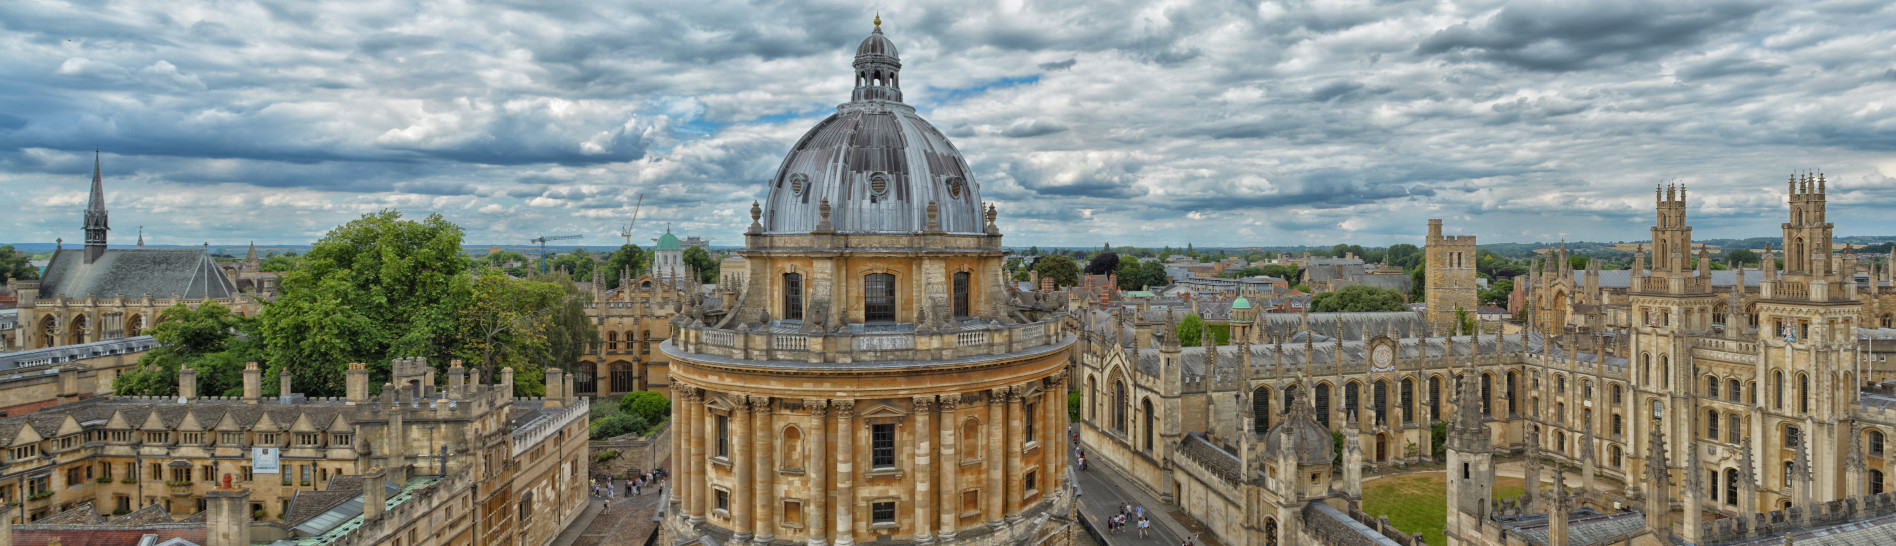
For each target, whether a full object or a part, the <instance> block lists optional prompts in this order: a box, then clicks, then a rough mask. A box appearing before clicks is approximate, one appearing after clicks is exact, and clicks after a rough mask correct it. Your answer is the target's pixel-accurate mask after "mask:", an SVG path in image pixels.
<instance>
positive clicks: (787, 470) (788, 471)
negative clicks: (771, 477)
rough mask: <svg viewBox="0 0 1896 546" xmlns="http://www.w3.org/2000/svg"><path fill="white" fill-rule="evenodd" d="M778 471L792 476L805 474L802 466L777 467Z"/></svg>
mask: <svg viewBox="0 0 1896 546" xmlns="http://www.w3.org/2000/svg"><path fill="white" fill-rule="evenodd" d="M777 473H778V474H785V475H791V476H801V475H803V469H801V468H779V469H777ZM799 525H800V524H799Z"/></svg>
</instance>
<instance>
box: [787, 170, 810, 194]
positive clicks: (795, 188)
mask: <svg viewBox="0 0 1896 546" xmlns="http://www.w3.org/2000/svg"><path fill="white" fill-rule="evenodd" d="M809 178H810V177H808V176H804V175H803V173H797V174H793V175H790V195H803V187H804V186H806V185H808V184H807V182H808V181H809Z"/></svg>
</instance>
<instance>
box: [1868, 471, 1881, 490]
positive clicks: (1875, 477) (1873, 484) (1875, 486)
mask: <svg viewBox="0 0 1896 546" xmlns="http://www.w3.org/2000/svg"><path fill="white" fill-rule="evenodd" d="M1882 493H1883V471H1881V470H1875V469H1871V470H1870V494H1871V495H1880V494H1882Z"/></svg>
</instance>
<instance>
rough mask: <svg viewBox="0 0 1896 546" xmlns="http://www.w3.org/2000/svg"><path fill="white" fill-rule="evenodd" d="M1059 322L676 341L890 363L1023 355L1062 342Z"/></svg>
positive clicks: (694, 334) (808, 358)
mask: <svg viewBox="0 0 1896 546" xmlns="http://www.w3.org/2000/svg"><path fill="white" fill-rule="evenodd" d="M1059 328H1060V322H1059V320H1058V319H1057V318H1048V319H1044V320H1041V321H1038V322H1030V323H1024V324H1013V325H1002V324H997V323H988V324H980V323H978V322H969V323H967V324H966V325H964V326H962V327H961V328H957V329H948V330H939V331H916V330H915V329H914V328H913V327H912V326H911V325H907V324H900V325H893V326H884V325H879V326H877V327H873V328H872V329H870V330H869V331H863V329H861V328H858V329H856V331H853V332H852V331H848V330H845V331H843V332H818V333H802V332H798V331H796V325H795V324H793V323H784V324H772V325H768V326H762V327H750V326H743V327H739V329H737V330H719V329H714V328H711V327H708V326H687V327H685V328H684V329H682V330H681V331H680V333H679V335H678V336H676V337H674V338H673V339H672V340H671V343H672V344H673V349H672V350H675V351H679V352H682V353H688V354H702V355H710V356H720V357H725V358H731V359H737V360H787V361H794V362H810V363H821V362H837V363H849V362H886V361H901V360H943V359H953V358H960V357H967V356H977V355H998V354H1006V353H1012V352H1017V351H1024V350H1028V349H1032V348H1035V347H1041V346H1045V345H1048V344H1051V343H1055V342H1058V341H1059V340H1060V339H1062V338H1061V335H1060V330H1059Z"/></svg>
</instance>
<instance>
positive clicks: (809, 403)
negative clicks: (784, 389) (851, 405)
mask: <svg viewBox="0 0 1896 546" xmlns="http://www.w3.org/2000/svg"><path fill="white" fill-rule="evenodd" d="M803 411H807V412H809V413H810V415H813V416H816V417H819V418H820V417H826V416H828V415H829V401H828V400H822V399H816V398H808V399H804V400H803Z"/></svg>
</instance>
